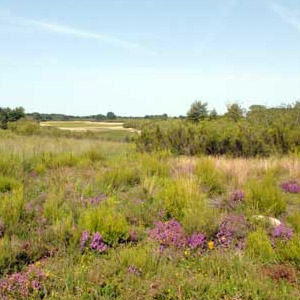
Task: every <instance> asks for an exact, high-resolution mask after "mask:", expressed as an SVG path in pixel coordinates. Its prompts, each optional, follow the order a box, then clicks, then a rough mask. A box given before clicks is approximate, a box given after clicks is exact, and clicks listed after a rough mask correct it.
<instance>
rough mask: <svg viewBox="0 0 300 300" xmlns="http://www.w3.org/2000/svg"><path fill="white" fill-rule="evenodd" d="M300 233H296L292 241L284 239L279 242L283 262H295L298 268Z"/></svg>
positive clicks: (299, 261)
mask: <svg viewBox="0 0 300 300" xmlns="http://www.w3.org/2000/svg"><path fill="white" fill-rule="evenodd" d="M299 238H300V235H299V234H298V235H295V236H294V237H293V238H292V239H291V240H290V241H288V242H285V241H282V242H281V243H280V244H277V247H278V252H279V254H278V256H279V259H280V260H281V261H282V262H290V263H293V264H295V265H296V266H297V267H298V268H299V266H300V243H299Z"/></svg>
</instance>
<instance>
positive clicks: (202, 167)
mask: <svg viewBox="0 0 300 300" xmlns="http://www.w3.org/2000/svg"><path fill="white" fill-rule="evenodd" d="M195 173H196V176H197V177H198V178H199V179H200V183H201V184H203V185H204V187H205V189H206V190H207V192H208V194H209V195H220V194H222V192H224V190H225V188H224V184H223V180H224V179H223V177H224V176H223V174H222V173H221V172H219V171H217V170H216V168H215V166H214V164H213V161H212V160H211V159H210V158H202V159H201V160H200V161H199V162H198V163H197V165H196V171H195Z"/></svg>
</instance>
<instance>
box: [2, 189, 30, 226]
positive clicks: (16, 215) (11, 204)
mask: <svg viewBox="0 0 300 300" xmlns="http://www.w3.org/2000/svg"><path fill="white" fill-rule="evenodd" d="M24 208H25V201H24V195H23V188H22V187H19V188H17V189H15V190H13V191H12V192H11V193H9V194H5V195H4V196H3V197H2V199H1V201H0V216H1V219H2V222H3V224H4V225H5V228H7V230H8V231H10V232H16V230H17V228H18V224H19V222H20V221H21V219H22V217H23V216H24V214H25V211H24ZM17 231H18V230H17Z"/></svg>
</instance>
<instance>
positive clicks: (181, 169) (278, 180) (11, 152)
mask: <svg viewBox="0 0 300 300" xmlns="http://www.w3.org/2000/svg"><path fill="white" fill-rule="evenodd" d="M20 124H21V123H20ZM59 125H61V124H59ZM81 125H82V124H81ZM22 126H23V127H22ZM26 126H27V127H26ZM64 126H65V125H64ZM69 126H70V127H74V126H75V125H74V124H70V125H69ZM58 127H59V126H58ZM62 127H63V126H62ZM22 128H23V129H22ZM24 128H25V129H26V130H25V129H24ZM50 133H51V134H50ZM101 134H102V133H101V132H97V133H93V134H92V135H89V134H85V135H84V134H83V133H82V132H81V133H78V134H77V133H75V132H64V133H58V131H57V130H55V129H53V128H43V130H42V131H40V129H38V128H37V127H34V125H32V124H31V125H30V124H29V125H28V124H25V123H24V124H21V125H19V127H18V128H13V127H12V128H10V130H0V273H1V279H0V299H70V300H71V299H157V300H167V299H168V300H171V299H172V300H173V299H174V300H175V299H176V300H177V299H178V300H179V299H207V300H213V299H225V300H254V299H255V300H256V299H257V300H258V299H261V300H266V299H270V300H277V299H278V300H284V299H286V300H293V299H294V300H296V299H300V285H299V282H300V281H299V280H300V267H299V266H300V186H299V183H300V160H299V155H298V154H297V153H294V154H293V153H290V154H288V155H284V156H279V155H271V156H269V157H249V158H244V157H236V158H234V157H229V156H227V157H226V156H209V155H196V156H186V155H176V154H175V153H174V152H173V151H171V150H170V149H167V148H165V149H154V150H153V151H151V152H150V153H148V152H144V151H142V152H141V151H139V150H140V149H139V148H140V147H139V146H140V144H141V141H137V143H135V142H134V140H135V139H136V136H135V137H133V139H128V138H127V139H125V137H126V135H127V134H128V133H127V132H126V131H123V132H122V134H123V136H122V137H121V136H118V139H117V138H116V137H113V138H112V139H110V140H108V139H109V138H108V139H105V138H103V136H101ZM110 134H112V135H113V134H114V133H113V130H112V131H111V132H109V133H107V135H106V136H108V135H110ZM141 139H143V137H141ZM125 140H126V142H124V141H125ZM136 144H137V145H138V147H136Z"/></svg>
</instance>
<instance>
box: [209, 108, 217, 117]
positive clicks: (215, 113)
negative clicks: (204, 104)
mask: <svg viewBox="0 0 300 300" xmlns="http://www.w3.org/2000/svg"><path fill="white" fill-rule="evenodd" d="M217 117H218V113H217V111H216V110H215V109H213V110H212V111H211V112H210V113H209V118H210V119H211V120H215V119H216V118H217Z"/></svg>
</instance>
